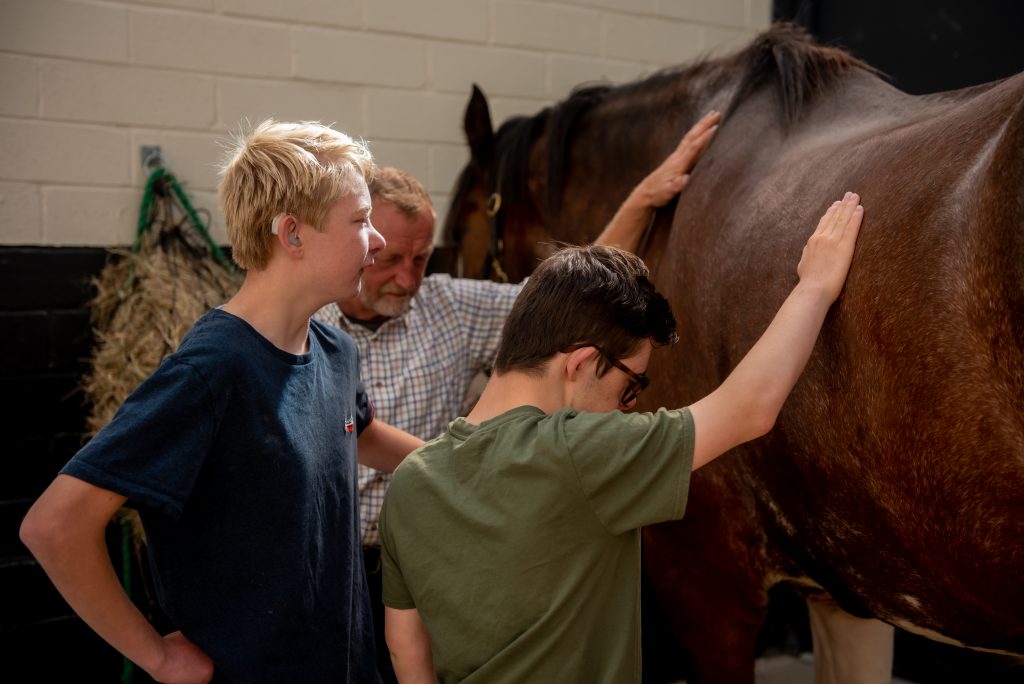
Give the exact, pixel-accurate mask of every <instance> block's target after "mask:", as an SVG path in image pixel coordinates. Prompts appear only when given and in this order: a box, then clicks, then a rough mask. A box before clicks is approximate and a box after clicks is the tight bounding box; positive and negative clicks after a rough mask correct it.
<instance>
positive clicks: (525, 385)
mask: <svg viewBox="0 0 1024 684" xmlns="http://www.w3.org/2000/svg"><path fill="white" fill-rule="evenodd" d="M553 371H554V369H551V368H549V369H547V370H546V371H545V373H544V375H540V376H537V375H529V374H527V373H520V372H517V371H512V372H509V373H502V374H498V373H495V374H494V375H493V376H491V379H490V380H488V381H487V386H486V387H484V391H483V393H482V394H481V395H480V399H479V401H477V402H476V406H474V407H473V410H472V411H470V412H469V414H468V415H467V416H466V421H467V422H469V423H472V424H473V425H479V424H480V423H483V422H484V421H486V420H490V419H491V418H497V417H498V416H500V415H501V414H503V413H506V412H508V411H511V410H512V409H515V408H519V407H520V406H535V407H537V408H539V409H540V410H541V411H543V412H544V413H548V414H551V413H555V412H556V411H559V410H561V409H563V408H565V407H566V406H567V405H568V404H567V402H566V397H565V393H564V387H563V383H562V380H561V376H560V375H557V374H556V373H555V372H553Z"/></svg>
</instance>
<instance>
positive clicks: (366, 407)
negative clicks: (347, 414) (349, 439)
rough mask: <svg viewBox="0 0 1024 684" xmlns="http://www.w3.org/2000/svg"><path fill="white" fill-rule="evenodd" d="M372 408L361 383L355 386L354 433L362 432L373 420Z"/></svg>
mask: <svg viewBox="0 0 1024 684" xmlns="http://www.w3.org/2000/svg"><path fill="white" fill-rule="evenodd" d="M373 417H374V408H373V402H372V401H370V395H369V394H367V393H366V388H364V387H363V383H361V382H360V383H359V386H358V387H356V434H357V435H358V434H362V432H363V430H365V429H366V428H367V427H369V425H370V423H372V422H373Z"/></svg>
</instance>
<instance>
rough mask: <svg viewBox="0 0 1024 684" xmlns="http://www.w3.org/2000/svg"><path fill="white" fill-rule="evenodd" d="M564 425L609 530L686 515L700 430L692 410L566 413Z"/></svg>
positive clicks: (567, 440)
mask: <svg viewBox="0 0 1024 684" xmlns="http://www.w3.org/2000/svg"><path fill="white" fill-rule="evenodd" d="M561 428H562V434H563V437H564V439H565V443H566V449H567V453H568V455H569V459H570V460H571V462H572V465H573V467H574V468H575V469H576V474H577V477H578V478H579V481H580V485H581V486H582V488H583V493H584V495H585V496H586V497H587V499H588V500H589V501H590V505H591V507H592V508H593V510H594V514H595V515H596V516H597V518H598V520H599V521H600V522H601V524H602V525H604V527H605V529H607V530H608V531H609V532H611V533H612V534H622V533H623V532H627V531H629V530H634V529H637V528H639V527H643V526H644V525H653V524H654V523H659V522H664V521H666V520H678V519H679V518H681V517H683V512H684V511H685V510H686V494H687V491H688V490H689V486H690V472H691V470H692V468H693V444H694V434H695V433H694V424H693V416H692V415H691V414H690V411H689V409H677V410H667V409H659V410H658V411H657V412H656V413H621V412H618V411H613V412H611V413H579V414H574V413H572V412H567V413H566V414H564V420H563V421H562V425H561Z"/></svg>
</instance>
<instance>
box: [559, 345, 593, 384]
mask: <svg viewBox="0 0 1024 684" xmlns="http://www.w3.org/2000/svg"><path fill="white" fill-rule="evenodd" d="M595 354H597V350H596V349H594V348H593V347H582V348H580V349H577V350H575V351H573V352H570V353H569V354H567V355H566V357H565V361H564V363H565V377H566V380H570V381H575V380H577V379H579V377H580V375H579V374H580V373H581V372H584V367H585V366H588V365H589V362H590V361H591V360H592V359H593V358H594V355H595Z"/></svg>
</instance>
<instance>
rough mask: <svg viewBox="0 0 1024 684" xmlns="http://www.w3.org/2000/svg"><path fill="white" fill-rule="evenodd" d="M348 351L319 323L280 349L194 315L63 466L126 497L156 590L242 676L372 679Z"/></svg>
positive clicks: (360, 413) (362, 417)
mask: <svg viewBox="0 0 1024 684" xmlns="http://www.w3.org/2000/svg"><path fill="white" fill-rule="evenodd" d="M371 420H372V407H371V405H370V402H369V400H368V398H367V396H366V393H365V392H364V391H363V388H362V385H361V384H360V383H359V360H358V351H357V349H356V346H355V344H354V343H353V342H352V340H351V338H349V337H348V336H347V335H346V334H345V333H343V332H341V331H340V330H337V329H334V328H330V327H328V326H325V325H323V324H320V323H318V322H316V321H310V325H309V352H308V353H307V354H303V355H301V356H296V355H294V354H289V353H287V352H284V351H282V350H280V349H278V348H277V347H275V346H274V345H273V344H271V343H270V342H269V341H268V340H267V339H265V338H264V337H263V336H261V335H260V334H259V333H257V332H256V331H255V330H254V329H253V328H252V327H251V326H249V324H247V323H246V322H245V321H243V320H242V319H240V318H238V317H236V316H233V315H231V314H229V313H226V312H224V311H220V310H213V311H211V312H209V313H207V314H206V315H205V316H203V317H202V318H201V319H200V320H199V321H198V322H197V323H196V324H195V326H194V327H193V328H192V330H191V331H190V332H189V333H188V335H187V336H186V337H185V339H184V340H183V341H182V344H181V347H179V349H178V351H177V352H175V353H174V354H173V355H172V356H170V357H169V358H168V359H166V360H165V361H164V363H163V364H162V365H161V366H160V367H159V368H158V369H157V371H156V372H155V373H154V374H153V375H152V376H150V378H149V379H147V380H146V381H145V382H144V383H143V384H142V385H140V386H139V388H138V389H137V390H136V391H135V392H133V393H132V395H131V396H130V397H129V398H128V399H127V400H126V401H125V403H124V404H123V405H122V407H121V408H120V410H119V411H118V412H117V415H115V416H114V419H113V420H112V421H111V422H110V424H109V425H107V426H106V427H105V428H103V430H101V431H100V432H99V434H97V435H96V437H95V438H94V439H93V440H92V441H91V442H89V443H88V444H87V445H86V446H85V447H84V448H83V449H82V450H81V451H79V452H78V454H77V455H76V456H75V457H74V458H73V459H72V460H71V461H70V462H69V463H68V464H67V465H66V466H65V467H64V470H63V471H62V472H64V473H65V474H67V475H71V476H73V477H76V478H79V479H81V480H84V481H86V482H89V483H91V484H94V485H96V486H99V487H102V488H104V489H108V490H110V491H113V492H117V493H118V494H121V495H123V496H127V497H128V505H130V506H132V507H134V508H137V509H138V510H139V513H140V517H141V519H142V523H143V526H144V528H145V530H146V538H147V541H148V543H149V553H150V558H151V560H152V566H153V573H154V579H155V583H156V588H157V593H158V597H159V599H160V603H161V606H162V607H163V609H164V611H165V612H166V613H167V615H168V616H169V617H170V619H171V620H172V621H173V622H174V624H175V626H176V627H177V628H178V629H181V630H182V632H184V634H185V636H187V637H188V638H189V639H191V640H192V641H194V642H195V643H196V644H198V645H199V647H200V648H202V649H203V650H204V651H205V652H206V653H208V654H209V655H210V657H211V658H213V660H214V662H215V663H216V665H217V668H218V670H219V672H221V673H223V675H224V676H226V677H227V678H228V679H230V680H232V681H236V682H246V683H248V682H303V683H314V682H345V681H351V682H376V681H377V674H376V672H375V669H374V642H373V634H372V624H371V618H370V606H369V602H368V600H367V590H366V588H365V577H364V574H363V567H362V565H363V562H362V553H361V546H360V537H359V506H358V501H357V495H356V472H357V466H356V455H357V454H356V438H357V436H358V434H359V432H360V431H361V430H362V429H363V428H364V427H366V426H367V425H369V424H370V421H371Z"/></svg>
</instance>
